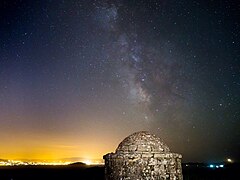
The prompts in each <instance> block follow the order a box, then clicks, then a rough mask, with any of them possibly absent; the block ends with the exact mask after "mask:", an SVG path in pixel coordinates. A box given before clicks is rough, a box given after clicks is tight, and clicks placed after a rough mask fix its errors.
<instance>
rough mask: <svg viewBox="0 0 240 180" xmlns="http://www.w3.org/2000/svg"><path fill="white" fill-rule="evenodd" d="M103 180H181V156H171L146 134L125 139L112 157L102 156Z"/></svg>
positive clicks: (158, 141) (151, 136)
mask: <svg viewBox="0 0 240 180" xmlns="http://www.w3.org/2000/svg"><path fill="white" fill-rule="evenodd" d="M103 158H104V160H105V179H106V180H126V179H128V180H143V179H144V180H182V179H183V177H182V167H181V158H182V156H181V155H180V154H176V153H170V150H169V147H168V146H167V145H165V144H164V143H163V142H162V141H161V139H160V138H158V137H156V136H155V135H153V134H150V133H149V132H145V131H141V132H136V133H134V134H132V135H130V136H128V137H126V138H125V139H124V140H123V141H122V142H121V143H120V144H119V146H118V148H117V149H116V152H115V153H109V154H106V155H105V156H103Z"/></svg>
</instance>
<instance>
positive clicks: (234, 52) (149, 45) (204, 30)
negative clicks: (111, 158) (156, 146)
mask: <svg viewBox="0 0 240 180" xmlns="http://www.w3.org/2000/svg"><path fill="white" fill-rule="evenodd" d="M239 12H240V5H239V3H238V2H237V1H224V0H220V1H219V0H218V1H214V0H213V1H209V2H202V1H186V0H182V1H176V0H170V1H162V0H161V1H157V0H151V1H147V0H145V1H144V0H141V1H139V0H138V1H137V0H132V1H125V0H122V1H121V0H116V1H104V0H101V1H91V2H88V1H64V0H62V1H56V0H45V1H38V0H37V1H27V0H22V1H20V0H15V1H2V2H1V3H0V136H1V138H0V139H2V140H1V141H0V146H1V147H4V148H2V149H1V150H0V157H1V154H2V156H3V157H2V158H27V154H28V153H30V154H31V157H30V158H37V157H38V155H39V154H40V151H39V149H41V147H44V148H45V151H44V153H45V156H46V157H49V158H63V157H76V156H79V157H90V158H101V155H102V154H104V153H106V151H114V149H115V147H116V146H117V144H118V143H119V142H120V141H121V139H123V137H125V136H127V135H129V134H131V133H132V132H134V131H138V130H149V131H151V132H152V133H156V134H157V135H158V136H160V137H162V139H163V140H164V141H165V142H166V143H167V144H168V145H169V146H170V148H171V149H172V151H175V152H179V153H182V154H183V160H185V161H222V160H225V159H226V158H233V159H236V160H239V150H240V141H239V140H240V110H239V109H240V96H239V92H240V63H239V58H240V51H239V35H240V34H239V32H240V24H239V19H240V13H239ZM10 134H11V136H9V135H10ZM12 134H14V135H16V137H17V138H14V136H13V135H12ZM35 139H38V140H39V143H37V144H36V142H35ZM10 142H11V143H10ZM12 147H14V148H15V149H16V152H12V151H11V150H9V149H11V148H12ZM59 147H61V148H60V149H59ZM71 147H72V148H71ZM93 147H94V148H93ZM89 149H91V150H89ZM95 151H96V152H95ZM53 152H56V153H55V154H56V155H55V156H54V155H49V154H54V153H53ZM60 152H61V153H60Z"/></svg>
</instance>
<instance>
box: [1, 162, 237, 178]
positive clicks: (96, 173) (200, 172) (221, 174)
mask: <svg viewBox="0 0 240 180" xmlns="http://www.w3.org/2000/svg"><path fill="white" fill-rule="evenodd" d="M239 174H240V166H238V165H232V166H226V167H225V168H221V169H220V168H219V169H210V168H206V167H196V166H192V167H191V166H190V167H186V166H184V165H183V176H184V180H189V179H190V180H232V179H236V180H238V179H240V175H239ZM75 179H76V180H80V179H84V180H85V179H86V180H103V179H104V167H103V166H83V165H81V166H15V167H0V180H75Z"/></svg>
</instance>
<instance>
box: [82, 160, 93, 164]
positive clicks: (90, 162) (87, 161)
mask: <svg viewBox="0 0 240 180" xmlns="http://www.w3.org/2000/svg"><path fill="white" fill-rule="evenodd" d="M83 163H85V164H86V165H91V164H93V162H92V161H90V160H84V161H83Z"/></svg>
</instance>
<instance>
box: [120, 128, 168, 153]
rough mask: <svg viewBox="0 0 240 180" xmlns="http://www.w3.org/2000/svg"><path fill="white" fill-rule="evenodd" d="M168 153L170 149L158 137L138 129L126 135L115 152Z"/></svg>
mask: <svg viewBox="0 0 240 180" xmlns="http://www.w3.org/2000/svg"><path fill="white" fill-rule="evenodd" d="M144 152H154V153H169V152H170V149H169V147H168V146H167V145H165V144H164V143H163V142H161V139H160V138H159V137H156V136H155V135H153V134H151V133H149V132H147V131H140V132H136V133H133V134H131V135H130V136H128V137H126V138H125V139H124V140H123V141H122V142H121V143H120V144H119V146H118V148H117V149H116V153H124V154H125V153H144Z"/></svg>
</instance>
